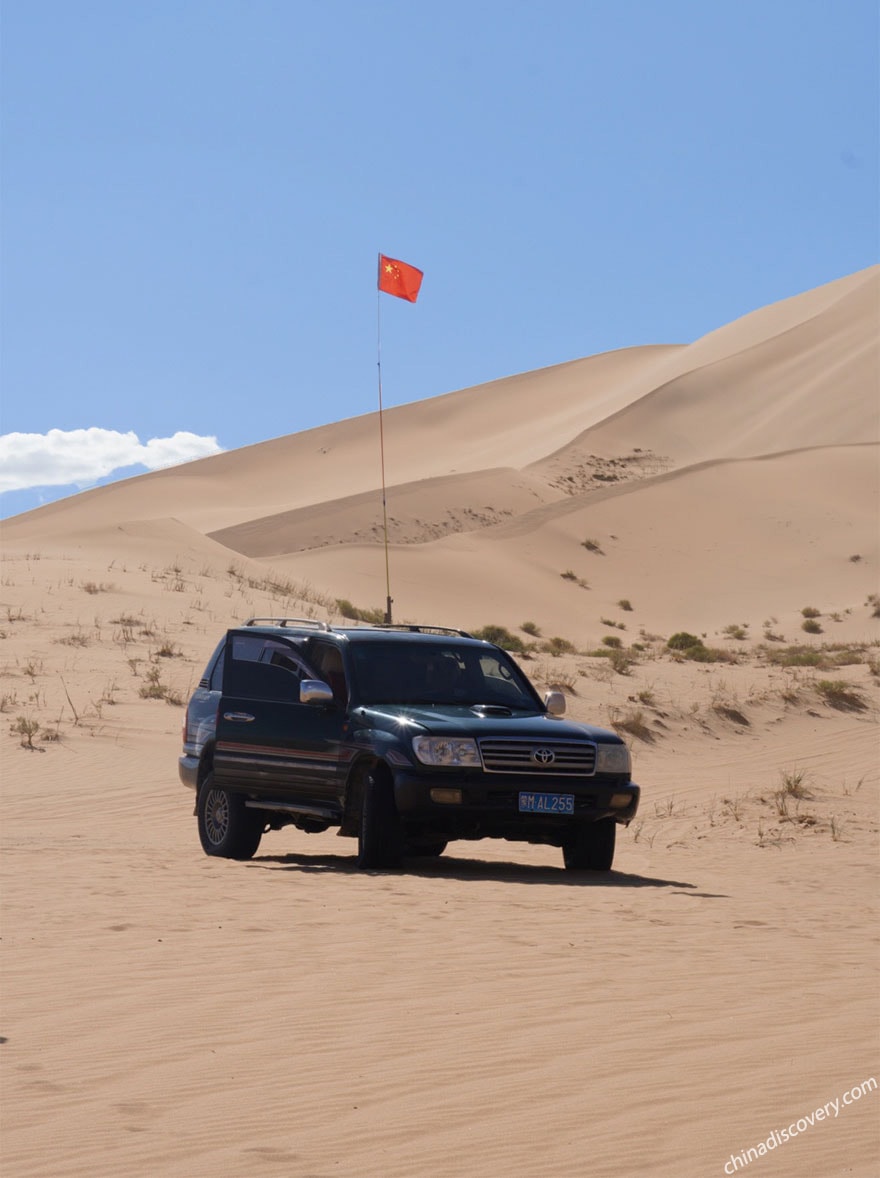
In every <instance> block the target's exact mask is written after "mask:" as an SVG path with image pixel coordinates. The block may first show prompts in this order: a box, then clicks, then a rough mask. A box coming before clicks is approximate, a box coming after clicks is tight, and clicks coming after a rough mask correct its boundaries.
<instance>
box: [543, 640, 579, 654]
mask: <svg viewBox="0 0 880 1178" xmlns="http://www.w3.org/2000/svg"><path fill="white" fill-rule="evenodd" d="M541 650H543V651H544V653H545V654H552V655H553V657H554V658H558V656H559V655H561V654H574V652H575V647H574V643H573V642H569V641H568V639H567V638H558V637H556V638H548V639H547V641H546V642H545V643H544V645H543V646H542V647H541Z"/></svg>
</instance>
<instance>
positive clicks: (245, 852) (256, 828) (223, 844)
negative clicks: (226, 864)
mask: <svg viewBox="0 0 880 1178" xmlns="http://www.w3.org/2000/svg"><path fill="white" fill-rule="evenodd" d="M196 813H197V815H198V823H199V841H200V842H201V844H202V850H203V851H204V852H205V854H206V855H216V856H218V857H220V858H222V859H251V858H253V856H254V855H255V854H256V850H257V847H259V845H260V839H261V838H262V837H263V822H262V820H261V819H260V818H259V817H258V816H257V815H256V814H254V813H253V812H252V811H250V810H248V809H247V807H246V806H245V804H244V798H243V797H242V796H241V795H240V794H236V793H231V792H230V791H229V790H228V789H224V788H223V787H222V786H219V785H215V784H214V774H213V773H209V774H208V775H207V777H206V778H205V780H204V781H203V782H202V784H201V787H200V789H199V798H198V803H197V805H196Z"/></svg>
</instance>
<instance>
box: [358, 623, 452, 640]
mask: <svg viewBox="0 0 880 1178" xmlns="http://www.w3.org/2000/svg"><path fill="white" fill-rule="evenodd" d="M371 628H372V629H375V630H405V631H408V632H409V633H410V634H455V635H456V636H457V637H458V638H473V634H468V632H467V630H457V629H455V628H454V627H453V626H430V625H428V626H411V625H407V624H405V623H403V622H376V623H374V624H373V626H372V627H371Z"/></svg>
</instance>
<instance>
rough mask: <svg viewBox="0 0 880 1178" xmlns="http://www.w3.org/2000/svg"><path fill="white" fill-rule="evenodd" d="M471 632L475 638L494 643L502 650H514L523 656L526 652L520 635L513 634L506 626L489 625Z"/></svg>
mask: <svg viewBox="0 0 880 1178" xmlns="http://www.w3.org/2000/svg"><path fill="white" fill-rule="evenodd" d="M471 632H472V634H473V636H474V638H482V640H483V641H484V642H494V643H495V645H496V646H500V647H501V648H502V650H512V651H513V652H514V653H516V654H522V653H523V652H524V651H525V650H526V644H525V643H524V642H523V640H522V639H521V638H520V637H519V636H518V635H516V634H511V632H510V631H509V630H508V629H507V628H506V627H505V626H495V625H488V626H483V627H481V629H479V630H473V631H471Z"/></svg>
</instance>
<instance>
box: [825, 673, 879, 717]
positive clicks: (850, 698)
mask: <svg viewBox="0 0 880 1178" xmlns="http://www.w3.org/2000/svg"><path fill="white" fill-rule="evenodd" d="M816 690H817V691H818V692H819V695H821V697H822V699H823V700H824V701H825V703H827V704H828V705H829V706H830V707H832V708H837V710H838V711H840V712H863V711H864V710H865V708H866V707H867V706H868V705H867V704H866V703H865V698H864V696H863V695H862V693H861V692H860V691H859V690H858V689H857V688H855V687H853V685H852V684H851V683H847V682H846V680H845V679H820V680H819V682H818V683H817V684H816Z"/></svg>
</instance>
